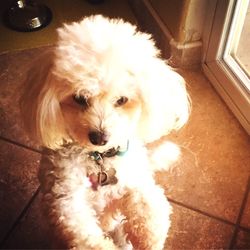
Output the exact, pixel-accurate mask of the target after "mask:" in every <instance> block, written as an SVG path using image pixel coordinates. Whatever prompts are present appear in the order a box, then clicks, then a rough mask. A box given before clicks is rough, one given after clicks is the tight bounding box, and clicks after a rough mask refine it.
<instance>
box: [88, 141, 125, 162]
mask: <svg viewBox="0 0 250 250" xmlns="http://www.w3.org/2000/svg"><path fill="white" fill-rule="evenodd" d="M128 148H129V141H128V142H127V147H126V149H125V150H124V151H121V150H120V146H118V147H117V148H110V149H109V150H107V151H104V152H103V153H100V152H98V151H92V152H89V156H90V157H91V158H92V159H93V160H95V161H96V163H97V164H99V163H100V162H101V161H102V160H103V158H105V157H108V158H109V157H113V156H116V155H117V156H124V155H125V154H126V153H127V152H128Z"/></svg>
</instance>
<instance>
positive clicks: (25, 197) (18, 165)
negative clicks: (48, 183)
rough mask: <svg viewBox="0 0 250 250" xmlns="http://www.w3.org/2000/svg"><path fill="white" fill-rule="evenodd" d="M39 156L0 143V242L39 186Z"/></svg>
mask: <svg viewBox="0 0 250 250" xmlns="http://www.w3.org/2000/svg"><path fill="white" fill-rule="evenodd" d="M39 159H40V154H37V153H34V152H32V151H29V150H26V149H23V148H21V147H18V146H15V145H12V144H9V143H6V142H3V141H1V140H0V200H1V206H0V225H1V227H0V239H2V238H3V237H4V235H5V234H6V232H7V231H8V230H9V229H10V227H11V226H12V224H13V223H14V221H15V220H16V218H17V216H18V215H19V214H20V212H21V211H22V209H23V208H24V206H25V205H26V204H27V202H28V201H29V199H30V198H31V196H32V194H33V193H34V192H35V190H36V189H37V187H38V180H37V169H38V164H39Z"/></svg>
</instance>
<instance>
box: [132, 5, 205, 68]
mask: <svg viewBox="0 0 250 250" xmlns="http://www.w3.org/2000/svg"><path fill="white" fill-rule="evenodd" d="M129 3H130V6H131V8H132V9H133V11H134V13H135V16H136V18H137V19H138V22H139V25H140V27H141V28H142V29H143V31H146V32H149V33H151V34H152V35H153V37H154V39H155V41H156V45H157V46H158V47H159V48H160V49H161V52H162V56H163V57H165V58H166V59H168V62H169V64H170V65H172V66H173V67H182V68H195V67H199V66H200V64H201V52H202V42H201V41H197V42H190V43H185V44H182V43H179V42H177V41H175V39H174V38H173V37H172V35H171V33H170V31H169V30H168V28H167V27H166V25H165V24H164V23H163V21H162V20H161V18H160V17H159V15H158V13H157V12H156V11H155V10H154V8H153V7H152V5H151V3H150V2H149V1H148V0H129Z"/></svg>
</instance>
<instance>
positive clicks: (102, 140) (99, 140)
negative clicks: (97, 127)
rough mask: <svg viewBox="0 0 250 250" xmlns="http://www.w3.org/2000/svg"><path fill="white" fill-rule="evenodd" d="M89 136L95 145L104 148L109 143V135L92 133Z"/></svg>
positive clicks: (97, 132)
mask: <svg viewBox="0 0 250 250" xmlns="http://www.w3.org/2000/svg"><path fill="white" fill-rule="evenodd" d="M88 136H89V140H90V142H91V143H92V144H94V145H99V146H103V145H105V144H107V142H108V135H107V134H105V133H103V132H99V131H91V132H89V135H88Z"/></svg>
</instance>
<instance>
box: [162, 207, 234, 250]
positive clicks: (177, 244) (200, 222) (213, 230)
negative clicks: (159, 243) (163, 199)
mask: <svg viewBox="0 0 250 250" xmlns="http://www.w3.org/2000/svg"><path fill="white" fill-rule="evenodd" d="M171 223H172V224H171V228H170V231H169V236H168V238H167V241H166V243H165V249H227V248H228V246H229V243H230V239H231V236H232V233H233V227H232V226H230V225H227V224H224V223H221V222H219V221H217V220H214V219H211V218H209V217H207V216H204V215H202V214H199V213H196V212H194V211H192V210H189V209H186V208H183V207H180V206H177V205H173V214H172V215H171Z"/></svg>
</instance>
